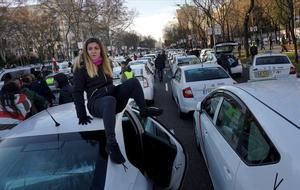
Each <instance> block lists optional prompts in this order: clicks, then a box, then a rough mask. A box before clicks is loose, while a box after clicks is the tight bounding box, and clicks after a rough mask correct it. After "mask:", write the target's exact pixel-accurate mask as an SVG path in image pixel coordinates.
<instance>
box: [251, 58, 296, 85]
mask: <svg viewBox="0 0 300 190" xmlns="http://www.w3.org/2000/svg"><path fill="white" fill-rule="evenodd" d="M296 76H297V71H296V68H295V66H293V64H292V62H291V61H290V59H289V58H288V56H286V55H284V54H272V53H267V54H260V55H256V56H255V57H254V59H253V61H252V65H251V66H250V68H249V78H250V80H261V79H263V80H264V79H270V78H296Z"/></svg>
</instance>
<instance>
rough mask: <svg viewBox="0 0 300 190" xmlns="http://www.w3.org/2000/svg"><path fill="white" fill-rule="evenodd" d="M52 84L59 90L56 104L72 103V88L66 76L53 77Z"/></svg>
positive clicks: (61, 74) (59, 74) (60, 74)
mask: <svg viewBox="0 0 300 190" xmlns="http://www.w3.org/2000/svg"><path fill="white" fill-rule="evenodd" d="M54 83H55V86H56V87H57V88H59V89H60V91H59V100H58V104H65V103H69V102H73V96H72V93H73V87H72V86H71V85H70V83H69V80H68V77H67V75H65V74H64V73H58V74H57V75H55V76H54Z"/></svg>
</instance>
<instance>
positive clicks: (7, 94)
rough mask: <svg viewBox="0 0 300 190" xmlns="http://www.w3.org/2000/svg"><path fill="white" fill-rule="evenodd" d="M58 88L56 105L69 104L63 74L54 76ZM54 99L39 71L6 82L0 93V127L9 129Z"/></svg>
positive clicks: (51, 103)
mask: <svg viewBox="0 0 300 190" xmlns="http://www.w3.org/2000/svg"><path fill="white" fill-rule="evenodd" d="M54 84H55V86H56V87H57V88H59V89H60V95H59V101H58V102H59V104H64V103H68V102H72V101H73V97H72V87H71V85H70V84H69V82H68V78H67V76H66V75H65V74H63V73H59V74H57V75H55V76H54ZM54 101H55V96H54V94H53V93H52V91H51V90H50V88H49V86H48V85H47V83H46V80H45V76H44V75H43V72H42V71H35V70H31V74H24V75H22V76H21V77H19V78H11V79H9V80H6V81H5V83H4V85H3V87H2V88H1V93H0V126H2V127H3V128H7V127H8V128H9V127H13V126H15V125H17V124H18V123H20V122H21V121H23V120H25V119H27V118H28V117H30V116H33V115H35V114H36V113H38V112H40V111H43V110H45V109H47V108H48V107H51V106H53V105H54Z"/></svg>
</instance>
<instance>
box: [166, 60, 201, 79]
mask: <svg viewBox="0 0 300 190" xmlns="http://www.w3.org/2000/svg"><path fill="white" fill-rule="evenodd" d="M196 63H200V59H199V58H198V57H196V56H195V55H178V56H175V57H174V61H173V63H172V65H171V66H170V67H171V72H172V75H174V74H175V71H176V70H177V68H178V67H179V66H181V65H188V64H196Z"/></svg>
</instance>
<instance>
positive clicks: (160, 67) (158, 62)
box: [155, 51, 166, 82]
mask: <svg viewBox="0 0 300 190" xmlns="http://www.w3.org/2000/svg"><path fill="white" fill-rule="evenodd" d="M165 64H166V54H165V53H164V51H162V54H158V56H157V58H156V59H155V69H156V70H157V73H158V77H159V81H160V82H162V81H163V75H164V68H165Z"/></svg>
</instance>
